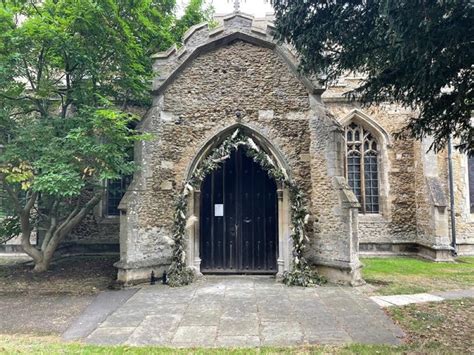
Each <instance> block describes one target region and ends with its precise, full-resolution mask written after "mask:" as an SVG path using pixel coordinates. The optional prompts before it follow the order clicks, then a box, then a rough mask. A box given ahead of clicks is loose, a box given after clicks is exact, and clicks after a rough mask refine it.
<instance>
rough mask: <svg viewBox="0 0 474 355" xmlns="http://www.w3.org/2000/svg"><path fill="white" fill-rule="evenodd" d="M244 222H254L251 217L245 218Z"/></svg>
mask: <svg viewBox="0 0 474 355" xmlns="http://www.w3.org/2000/svg"><path fill="white" fill-rule="evenodd" d="M244 222H245V223H250V222H252V219H251V218H245V219H244Z"/></svg>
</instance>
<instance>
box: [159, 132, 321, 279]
mask: <svg viewBox="0 0 474 355" xmlns="http://www.w3.org/2000/svg"><path fill="white" fill-rule="evenodd" d="M240 146H243V147H245V148H246V149H245V153H246V155H247V156H248V157H250V158H251V159H253V160H254V161H255V162H256V163H257V164H259V165H260V166H261V167H262V169H263V170H265V171H266V172H267V174H268V175H269V177H271V178H272V179H274V180H275V181H276V182H277V183H282V184H284V185H285V186H286V187H288V189H289V192H290V202H291V223H292V234H291V236H290V237H291V239H292V242H293V260H292V270H291V271H287V272H285V273H284V275H283V282H284V283H285V284H286V285H288V286H304V287H307V286H314V285H317V284H321V283H323V282H325V279H324V278H323V277H321V276H320V275H319V274H317V273H316V272H315V271H314V270H313V269H311V267H310V266H309V264H308V262H307V260H306V258H305V257H304V255H303V253H304V249H305V247H306V243H307V242H308V241H309V239H308V236H307V234H306V224H307V223H308V220H309V214H308V209H307V207H306V205H305V197H304V193H303V191H301V189H300V188H299V187H298V186H297V185H296V184H295V183H294V182H292V181H291V180H290V179H289V177H288V175H287V173H286V171H285V170H284V169H283V168H281V167H280V166H278V164H277V163H276V162H275V161H274V160H273V159H272V158H271V157H270V156H269V155H268V154H267V153H266V152H265V151H263V150H262V149H260V148H259V147H258V146H257V144H255V142H254V141H253V139H252V138H251V137H249V136H247V135H246V134H245V133H244V132H243V131H242V130H240V129H238V128H237V129H236V130H235V131H234V133H233V134H232V135H230V136H229V137H227V138H226V139H225V140H224V141H222V143H221V144H220V145H219V146H218V147H216V148H215V149H214V150H213V151H212V152H211V154H210V155H208V156H207V157H206V158H205V159H204V160H203V161H202V162H201V163H200V164H199V165H198V167H197V168H196V170H195V171H194V172H193V174H192V176H191V178H190V179H189V180H188V181H186V182H185V183H184V186H183V188H182V191H181V193H180V194H179V196H178V197H177V200H176V207H175V212H174V225H173V241H174V245H173V255H172V263H171V266H170V268H169V270H168V275H167V278H168V284H169V285H170V286H172V287H177V286H184V285H188V284H190V283H192V282H193V281H194V277H195V274H194V270H193V269H191V268H190V267H188V266H187V265H186V229H187V228H188V227H189V226H188V225H187V223H188V220H187V217H186V212H187V207H188V206H187V202H188V195H189V194H190V193H191V192H192V191H193V190H194V187H193V186H199V185H200V184H201V183H202V181H203V180H204V178H205V177H206V176H207V175H208V174H209V173H211V172H212V171H214V170H216V169H218V168H219V167H220V165H221V163H222V162H223V161H224V160H226V159H228V158H229V157H230V154H231V153H232V151H234V150H237V149H238V148H239V147H240ZM191 223H192V222H191Z"/></svg>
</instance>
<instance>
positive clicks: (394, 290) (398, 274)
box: [361, 256, 474, 295]
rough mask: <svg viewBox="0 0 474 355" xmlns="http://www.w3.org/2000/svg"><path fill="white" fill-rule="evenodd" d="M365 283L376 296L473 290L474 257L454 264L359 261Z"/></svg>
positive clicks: (411, 261) (420, 260) (421, 260)
mask: <svg viewBox="0 0 474 355" xmlns="http://www.w3.org/2000/svg"><path fill="white" fill-rule="evenodd" d="M361 261H362V263H363V264H364V266H365V267H364V268H363V269H362V274H363V277H364V280H365V281H367V282H368V283H369V284H371V285H373V286H375V287H376V289H375V291H374V293H375V294H378V295H395V294H412V293H422V292H430V291H444V290H455V289H467V288H473V287H474V257H472V256H470V257H458V258H456V262H453V263H435V262H432V261H428V260H423V259H417V258H408V257H406V258H405V257H393V258H362V259H361Z"/></svg>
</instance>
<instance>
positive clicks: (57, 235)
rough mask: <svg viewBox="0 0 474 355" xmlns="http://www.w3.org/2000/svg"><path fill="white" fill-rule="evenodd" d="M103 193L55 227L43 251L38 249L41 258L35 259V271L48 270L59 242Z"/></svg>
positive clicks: (42, 248) (79, 221)
mask: <svg viewBox="0 0 474 355" xmlns="http://www.w3.org/2000/svg"><path fill="white" fill-rule="evenodd" d="M101 197H102V194H97V195H95V196H94V197H93V198H92V199H91V200H90V201H89V202H88V203H87V204H86V205H85V206H84V207H82V208H81V209H80V210H79V211H74V212H72V213H71V214H70V215H69V216H68V218H67V219H66V220H65V221H64V222H63V223H61V224H60V225H59V227H57V228H55V229H54V232H53V233H52V235H51V237H50V238H49V240H47V241H46V240H45V243H43V245H42V246H41V251H39V250H37V249H36V248H35V249H36V251H37V252H38V253H40V255H41V260H38V261H37V260H36V259H35V267H34V269H33V271H34V272H45V271H47V270H48V268H49V265H50V263H51V260H52V259H53V255H54V252H55V251H56V249H57V248H58V246H59V244H60V243H61V242H62V241H63V239H64V238H65V237H66V236H67V235H68V234H69V233H70V232H71V231H72V230H73V229H74V228H75V227H76V226H77V225H78V224H79V223H81V222H82V220H83V219H84V217H85V216H86V215H87V213H88V212H89V211H90V210H91V209H92V208H93V207H94V206H95V205H96V204H97V203H98V202H99V201H100V199H101Z"/></svg>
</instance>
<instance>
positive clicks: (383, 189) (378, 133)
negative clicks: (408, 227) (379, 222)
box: [339, 109, 393, 222]
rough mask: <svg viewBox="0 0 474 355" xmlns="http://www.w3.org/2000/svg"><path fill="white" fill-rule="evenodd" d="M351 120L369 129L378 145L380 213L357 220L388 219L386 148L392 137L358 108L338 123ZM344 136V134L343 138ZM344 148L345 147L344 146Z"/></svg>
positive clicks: (360, 217) (342, 123) (387, 164)
mask: <svg viewBox="0 0 474 355" xmlns="http://www.w3.org/2000/svg"><path fill="white" fill-rule="evenodd" d="M351 122H354V123H356V124H359V125H361V126H363V127H364V128H365V129H366V130H368V131H370V132H371V133H372V134H373V135H374V136H375V138H376V139H377V141H378V143H379V147H380V154H379V156H378V166H379V189H380V190H379V195H380V213H379V214H378V215H363V214H360V215H359V220H360V221H361V222H364V220H365V219H373V218H377V217H383V218H385V219H388V220H389V219H390V216H391V208H390V205H391V203H390V184H389V178H388V173H389V171H390V159H389V158H388V150H389V149H390V148H391V147H392V144H393V139H392V137H391V136H390V134H389V133H388V132H387V131H386V130H385V129H384V128H383V127H382V126H381V125H380V124H379V123H378V122H377V121H376V120H374V119H373V118H372V117H370V116H369V115H367V114H366V113H364V112H363V111H361V110H359V109H353V110H352V111H350V112H349V113H348V114H347V115H345V116H344V117H343V118H342V119H341V120H339V123H340V124H341V125H342V126H343V127H345V126H347V125H349V124H350V123H351ZM345 139H346V137H345V136H344V140H345ZM344 149H346V147H345V148H344Z"/></svg>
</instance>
